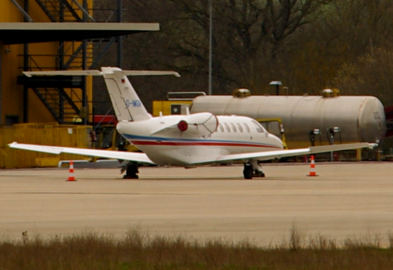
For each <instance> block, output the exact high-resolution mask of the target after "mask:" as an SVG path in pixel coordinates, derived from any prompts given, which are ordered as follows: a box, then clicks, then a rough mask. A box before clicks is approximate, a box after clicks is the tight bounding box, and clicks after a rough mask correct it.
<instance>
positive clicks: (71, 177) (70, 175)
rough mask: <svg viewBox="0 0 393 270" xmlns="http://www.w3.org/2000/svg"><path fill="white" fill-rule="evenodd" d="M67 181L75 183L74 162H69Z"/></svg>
mask: <svg viewBox="0 0 393 270" xmlns="http://www.w3.org/2000/svg"><path fill="white" fill-rule="evenodd" d="M67 181H76V179H75V176H74V162H73V161H72V160H70V169H69V170H68V180H67Z"/></svg>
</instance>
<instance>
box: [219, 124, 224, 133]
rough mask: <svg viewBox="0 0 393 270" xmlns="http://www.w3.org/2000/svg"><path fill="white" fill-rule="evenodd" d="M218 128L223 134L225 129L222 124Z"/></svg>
mask: <svg viewBox="0 0 393 270" xmlns="http://www.w3.org/2000/svg"><path fill="white" fill-rule="evenodd" d="M218 127H219V128H220V131H221V132H224V127H223V126H222V125H221V124H219V125H218Z"/></svg>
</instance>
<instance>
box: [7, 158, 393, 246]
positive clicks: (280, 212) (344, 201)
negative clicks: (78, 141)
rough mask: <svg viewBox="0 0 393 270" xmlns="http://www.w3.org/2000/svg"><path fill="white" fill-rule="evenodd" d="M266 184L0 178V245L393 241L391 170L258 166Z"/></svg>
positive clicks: (61, 174)
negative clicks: (39, 240)
mask: <svg viewBox="0 0 393 270" xmlns="http://www.w3.org/2000/svg"><path fill="white" fill-rule="evenodd" d="M263 168H264V170H265V173H266V178H254V179H253V180H244V179H243V176H242V170H243V166H240V165H232V166H219V167H201V168H195V169H184V168H157V167H142V168H140V169H139V171H140V173H139V176H140V179H138V180H124V179H122V175H121V174H120V170H119V169H113V168H112V169H80V168H78V169H75V177H76V180H77V181H76V182H69V181H66V180H67V179H68V175H69V173H68V169H67V168H65V169H64V168H63V169H29V170H27V169H18V170H0V236H1V237H3V239H4V238H12V239H21V235H22V232H23V231H28V234H29V236H34V235H40V236H42V237H53V236H55V235H70V234H79V233H84V232H96V233H99V234H109V235H112V236H119V237H121V236H123V235H125V234H126V233H127V232H128V231H129V230H131V229H136V228H137V229H139V230H141V231H143V232H147V233H148V234H150V235H155V234H159V235H166V236H178V235H181V236H184V237H192V238H194V239H201V240H204V239H212V238H221V239H225V240H233V241H240V240H244V239H248V240H250V241H252V242H255V243H257V244H261V245H268V244H271V243H282V242H283V240H286V241H288V239H289V234H290V230H291V228H292V226H296V228H297V229H298V230H299V232H301V234H302V235H304V236H307V237H308V236H316V235H323V236H325V237H327V238H329V239H332V240H336V241H343V240H344V239H348V238H356V239H370V238H372V239H376V238H378V237H380V238H382V239H385V240H383V241H387V240H386V239H387V237H388V234H389V233H393V163H389V162H359V163H318V162H317V163H316V172H317V174H318V176H317V177H308V176H306V175H308V174H309V168H310V165H309V164H307V163H299V164H285V163H277V164H275V163H272V164H266V165H264V166H263Z"/></svg>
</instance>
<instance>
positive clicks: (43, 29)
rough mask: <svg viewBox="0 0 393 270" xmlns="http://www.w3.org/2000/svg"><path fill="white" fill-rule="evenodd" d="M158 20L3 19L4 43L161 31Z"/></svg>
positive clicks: (1, 37) (1, 36) (1, 34)
mask: <svg viewBox="0 0 393 270" xmlns="http://www.w3.org/2000/svg"><path fill="white" fill-rule="evenodd" d="M159 30H160V26H159V24H158V23H93V22H86V23H52V22H49V23H32V22H22V23H21V22H16V23H10V22H6V23H4V22H3V23H0V40H2V41H3V44H21V43H36V42H49V41H80V40H84V39H101V38H110V37H116V36H124V35H129V34H135V33H140V32H149V31H159Z"/></svg>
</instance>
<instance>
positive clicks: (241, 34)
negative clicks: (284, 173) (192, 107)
mask: <svg viewBox="0 0 393 270" xmlns="http://www.w3.org/2000/svg"><path fill="white" fill-rule="evenodd" d="M112 2H113V3H112ZM116 2H117V1H111V2H109V1H104V0H101V1H97V4H96V6H97V7H98V8H105V9H111V8H112V9H114V8H116ZM210 3H211V8H212V10H211V11H212V12H211V14H212V15H213V16H212V22H213V24H212V29H213V32H212V40H211V42H212V60H213V61H212V82H213V86H212V92H213V94H231V93H232V91H233V90H234V89H236V88H239V87H244V88H248V89H250V90H251V92H252V93H253V94H271V95H273V94H275V88H274V87H272V86H269V82H270V81H273V80H279V81H282V83H283V86H286V87H288V89H289V90H288V92H289V94H292V95H303V94H305V93H307V94H309V95H319V94H320V92H321V91H322V90H323V89H325V88H338V89H339V90H340V91H341V94H342V95H372V96H376V97H377V98H379V99H380V100H381V101H382V103H383V104H384V105H385V106H388V105H393V95H392V86H393V76H392V75H393V74H392V73H393V53H392V52H391V51H390V47H391V45H392V40H391V38H390V34H391V33H393V20H391V18H392V17H393V2H392V1H390V0H373V1H369V0H211V2H209V0H166V1H159V0H144V1H133V0H123V20H124V21H128V22H157V23H159V24H160V31H159V32H150V33H143V34H135V35H130V36H127V37H125V38H124V39H123V44H124V45H123V48H124V49H123V59H124V66H123V68H124V69H170V70H176V71H178V72H179V73H180V74H181V75H182V77H181V78H180V79H178V78H151V77H150V78H133V79H132V80H133V82H134V84H135V86H136V88H137V90H138V89H143V91H142V92H139V93H140V96H141V98H142V100H143V101H144V102H145V103H146V105H147V107H149V105H150V104H151V101H152V100H153V99H165V96H166V93H167V92H168V91H194V90H195V91H205V92H207V91H208V74H209V22H210ZM112 53H114V52H112ZM113 59H115V57H113V55H111V53H109V54H108V56H107V57H106V58H105V59H104V60H103V61H102V65H116V63H113Z"/></svg>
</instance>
